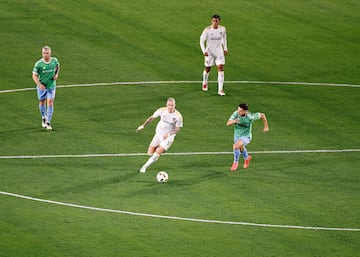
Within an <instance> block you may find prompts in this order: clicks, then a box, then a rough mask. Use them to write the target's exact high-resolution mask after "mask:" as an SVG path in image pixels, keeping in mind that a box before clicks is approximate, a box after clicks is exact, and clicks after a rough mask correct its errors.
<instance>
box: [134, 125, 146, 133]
mask: <svg viewBox="0 0 360 257" xmlns="http://www.w3.org/2000/svg"><path fill="white" fill-rule="evenodd" d="M143 129H144V125H140V126H139V127H138V128H137V129H136V132H138V131H140V130H143Z"/></svg>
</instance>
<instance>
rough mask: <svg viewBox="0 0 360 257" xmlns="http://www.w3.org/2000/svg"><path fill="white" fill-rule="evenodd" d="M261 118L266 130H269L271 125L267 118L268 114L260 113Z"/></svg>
mask: <svg viewBox="0 0 360 257" xmlns="http://www.w3.org/2000/svg"><path fill="white" fill-rule="evenodd" d="M260 119H262V121H263V124H264V132H268V131H269V125H268V122H267V119H266V115H265V114H264V113H260Z"/></svg>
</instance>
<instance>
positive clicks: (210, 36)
mask: <svg viewBox="0 0 360 257" xmlns="http://www.w3.org/2000/svg"><path fill="white" fill-rule="evenodd" d="M200 47H201V51H202V52H203V54H204V57H205V69H204V71H203V83H202V89H203V90H204V91H207V90H208V78H209V72H210V70H211V67H212V66H214V65H216V66H217V71H218V95H220V96H224V95H225V93H224V65H225V55H227V53H228V49H227V40H226V29H225V27H224V26H221V25H220V16H219V15H216V14H215V15H213V16H212V17H211V25H210V26H208V27H206V28H205V29H204V31H203V32H202V34H201V36H200Z"/></svg>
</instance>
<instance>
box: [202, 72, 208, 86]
mask: <svg viewBox="0 0 360 257" xmlns="http://www.w3.org/2000/svg"><path fill="white" fill-rule="evenodd" d="M208 79H209V73H207V72H206V71H205V70H204V71H203V85H204V84H206V85H207V83H208Z"/></svg>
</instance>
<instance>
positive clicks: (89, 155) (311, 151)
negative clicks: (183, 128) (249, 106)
mask: <svg viewBox="0 0 360 257" xmlns="http://www.w3.org/2000/svg"><path fill="white" fill-rule="evenodd" d="M344 152H360V149H338V150H329V149H328V150H326V149H324V150H321V149H319V150H278V151H276V150H275V151H249V153H250V154H298V153H344ZM222 154H233V152H182V153H181V152H179V153H164V154H163V155H222ZM131 156H148V155H147V154H146V153H117V154H116V153H115V154H58V155H56V154H54V155H2V156H0V159H42V158H95V157H131Z"/></svg>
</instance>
